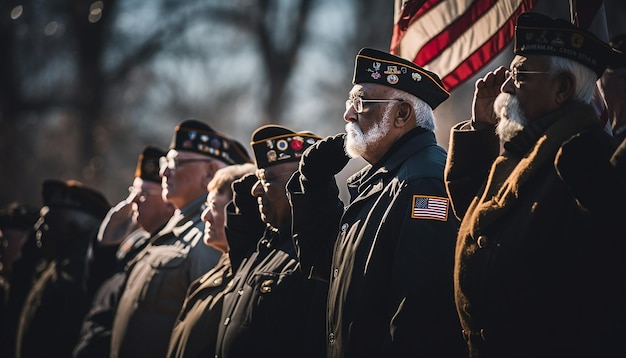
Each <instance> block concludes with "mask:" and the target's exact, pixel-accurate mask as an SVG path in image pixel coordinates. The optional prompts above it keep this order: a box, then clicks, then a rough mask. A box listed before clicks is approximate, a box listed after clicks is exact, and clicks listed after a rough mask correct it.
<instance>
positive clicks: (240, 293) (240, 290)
mask: <svg viewBox="0 0 626 358" xmlns="http://www.w3.org/2000/svg"><path fill="white" fill-rule="evenodd" d="M237 293H238V294H239V296H241V295H243V288H240V289H239V291H237Z"/></svg>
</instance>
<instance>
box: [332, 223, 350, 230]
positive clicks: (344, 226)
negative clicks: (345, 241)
mask: <svg viewBox="0 0 626 358" xmlns="http://www.w3.org/2000/svg"><path fill="white" fill-rule="evenodd" d="M335 227H336V226H335ZM347 230H348V223H345V224H343V225H341V231H343V232H346V231H347Z"/></svg>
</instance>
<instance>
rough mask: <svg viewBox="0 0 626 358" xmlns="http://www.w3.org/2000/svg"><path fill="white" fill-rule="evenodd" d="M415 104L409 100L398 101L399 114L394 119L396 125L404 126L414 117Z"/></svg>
mask: <svg viewBox="0 0 626 358" xmlns="http://www.w3.org/2000/svg"><path fill="white" fill-rule="evenodd" d="M414 117H415V114H414V112H413V106H412V105H411V103H409V102H407V101H402V102H399V103H398V109H397V115H396V119H395V121H394V125H395V126H396V127H404V126H405V125H406V124H407V123H409V122H410V120H411V118H414Z"/></svg>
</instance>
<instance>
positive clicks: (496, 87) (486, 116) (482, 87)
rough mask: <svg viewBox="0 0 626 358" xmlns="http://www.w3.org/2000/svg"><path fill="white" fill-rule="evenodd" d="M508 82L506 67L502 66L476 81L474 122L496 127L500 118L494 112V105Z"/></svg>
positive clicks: (473, 102)
mask: <svg viewBox="0 0 626 358" xmlns="http://www.w3.org/2000/svg"><path fill="white" fill-rule="evenodd" d="M505 80H506V67H503V66H500V67H499V68H497V69H496V70H495V71H491V72H489V73H487V74H486V75H485V76H484V77H483V78H481V79H479V80H477V81H476V85H475V88H474V99H473V101H472V122H473V123H475V124H478V125H479V126H480V125H490V126H495V125H496V124H497V123H498V117H497V116H496V113H495V112H494V110H493V103H494V102H495V100H496V97H498V95H499V94H500V87H501V86H502V84H503V83H504V81H505Z"/></svg>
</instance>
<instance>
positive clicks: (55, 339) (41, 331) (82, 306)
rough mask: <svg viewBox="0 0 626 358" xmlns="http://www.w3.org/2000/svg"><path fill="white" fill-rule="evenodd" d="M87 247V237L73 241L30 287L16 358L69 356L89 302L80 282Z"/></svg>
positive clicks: (21, 319)
mask: <svg viewBox="0 0 626 358" xmlns="http://www.w3.org/2000/svg"><path fill="white" fill-rule="evenodd" d="M94 235H95V233H94ZM88 244H89V238H88V237H85V238H77V239H76V241H74V242H73V243H72V245H71V246H70V247H68V248H65V251H63V252H62V253H61V255H60V256H58V257H56V258H54V259H52V260H50V262H49V263H48V264H47V266H46V268H45V270H44V271H43V272H42V273H41V275H40V276H39V277H38V278H37V280H36V281H35V282H34V283H33V286H32V287H31V289H30V291H29V293H28V296H27V297H26V300H25V302H24V306H23V309H22V312H21V314H20V320H19V323H18V328H17V344H16V356H17V357H24V358H26V357H70V356H71V354H72V350H73V348H74V346H75V345H76V341H77V337H78V334H79V332H80V327H81V323H82V319H83V316H84V315H85V314H86V313H87V310H88V308H89V303H90V300H91V298H90V296H89V294H88V292H87V289H86V286H85V281H84V278H85V271H86V268H85V256H86V253H87V247H88Z"/></svg>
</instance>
